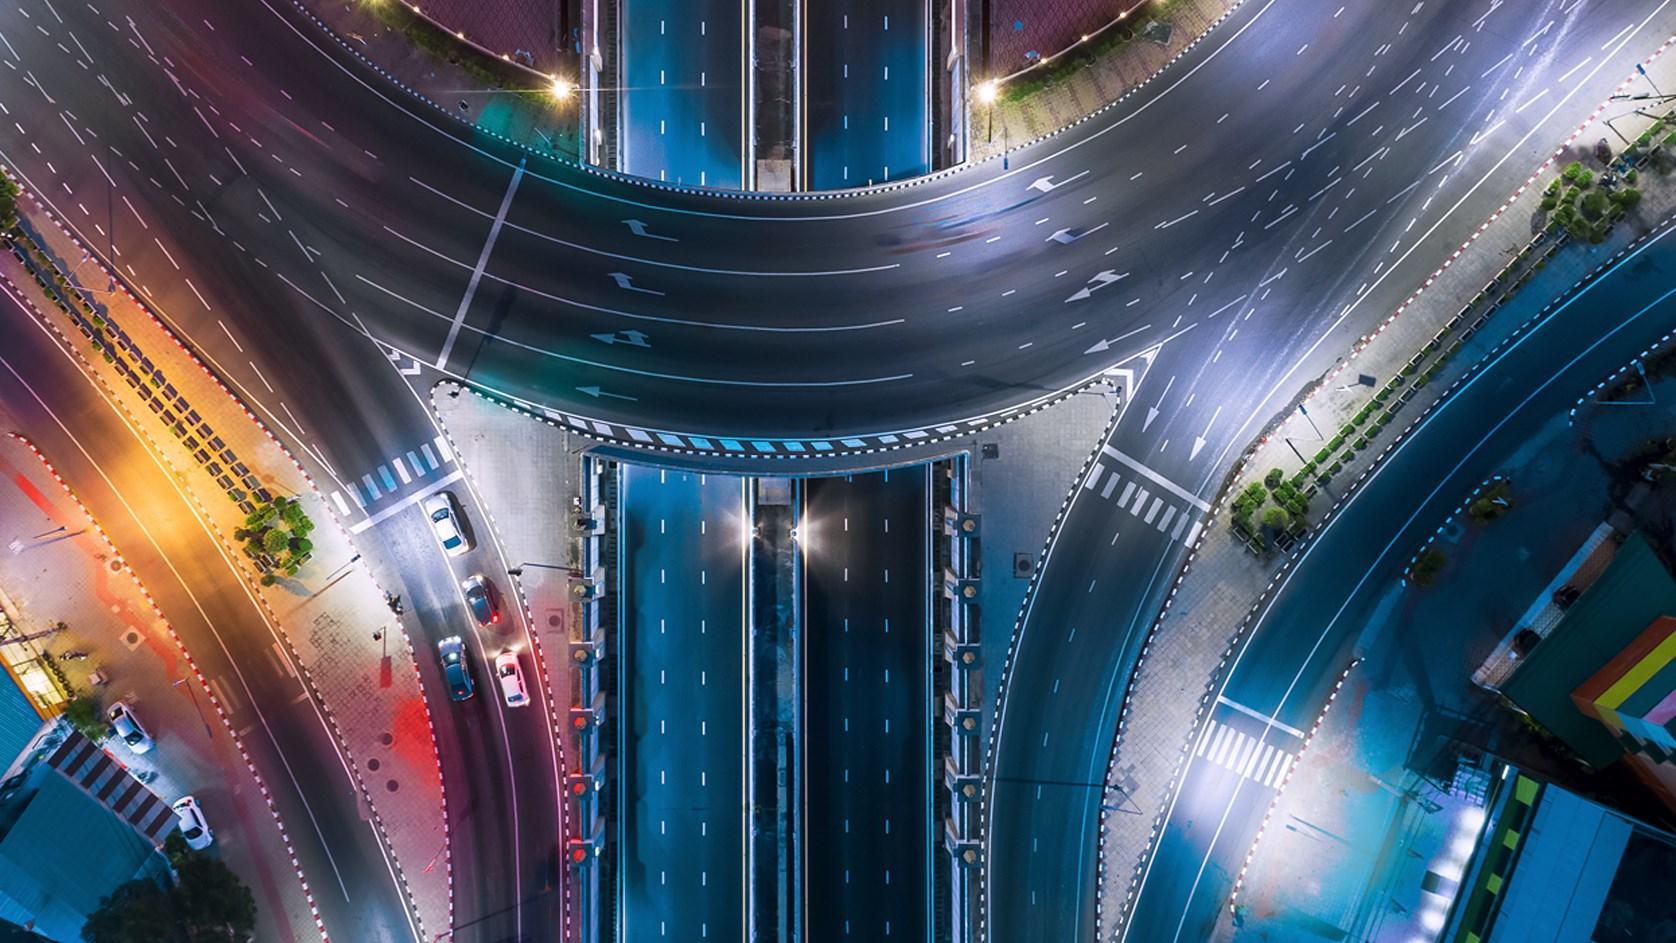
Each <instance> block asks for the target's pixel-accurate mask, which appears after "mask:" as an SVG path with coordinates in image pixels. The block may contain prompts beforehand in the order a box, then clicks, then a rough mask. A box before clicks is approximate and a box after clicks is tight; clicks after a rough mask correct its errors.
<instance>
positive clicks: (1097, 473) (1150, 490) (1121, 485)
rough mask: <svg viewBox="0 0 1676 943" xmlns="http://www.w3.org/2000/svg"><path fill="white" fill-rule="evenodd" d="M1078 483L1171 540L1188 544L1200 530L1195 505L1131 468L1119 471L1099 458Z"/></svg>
mask: <svg viewBox="0 0 1676 943" xmlns="http://www.w3.org/2000/svg"><path fill="white" fill-rule="evenodd" d="M1082 486H1083V488H1084V489H1085V490H1087V491H1091V492H1094V493H1095V494H1098V495H1099V496H1100V498H1101V499H1102V500H1106V501H1111V500H1116V502H1117V506H1118V507H1120V508H1123V509H1125V510H1127V511H1128V512H1129V513H1130V514H1131V515H1133V516H1134V517H1135V518H1137V519H1138V520H1140V521H1141V523H1143V524H1146V525H1150V526H1151V527H1153V528H1154V529H1156V530H1157V531H1158V532H1159V533H1160V534H1163V535H1164V536H1165V537H1167V538H1169V539H1170V540H1172V541H1175V540H1180V541H1184V542H1185V543H1187V544H1188V545H1189V546H1191V545H1192V543H1193V541H1195V540H1197V539H1198V538H1199V532H1200V531H1201V530H1203V529H1204V524H1203V522H1202V521H1201V520H1200V519H1199V514H1200V511H1199V509H1198V508H1196V507H1194V506H1193V505H1191V504H1189V503H1188V502H1186V501H1183V500H1181V499H1180V498H1179V497H1177V496H1176V495H1174V494H1171V493H1170V492H1169V491H1168V490H1166V489H1164V488H1161V487H1159V486H1158V484H1157V483H1156V482H1155V481H1152V480H1149V479H1148V478H1147V477H1145V476H1143V475H1140V474H1136V473H1133V472H1132V470H1131V469H1128V468H1124V469H1122V470H1121V471H1120V470H1119V469H1118V468H1113V467H1110V466H1108V465H1106V464H1105V462H1103V461H1096V462H1095V463H1094V465H1093V467H1091V468H1090V469H1089V470H1088V477H1087V478H1085V479H1083V483H1082Z"/></svg>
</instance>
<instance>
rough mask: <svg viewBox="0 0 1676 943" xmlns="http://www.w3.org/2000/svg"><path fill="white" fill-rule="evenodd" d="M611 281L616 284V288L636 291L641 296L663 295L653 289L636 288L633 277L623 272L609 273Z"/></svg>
mask: <svg viewBox="0 0 1676 943" xmlns="http://www.w3.org/2000/svg"><path fill="white" fill-rule="evenodd" d="M611 280H612V281H614V282H616V283H617V287H618V288H626V289H628V290H629V291H638V292H640V293H642V294H647V295H662V294H663V292H661V291H658V290H656V289H653V288H640V287H638V286H636V285H635V284H634V278H633V276H630V275H628V274H626V273H623V272H612V273H611Z"/></svg>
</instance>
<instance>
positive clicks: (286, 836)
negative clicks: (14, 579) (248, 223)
mask: <svg viewBox="0 0 1676 943" xmlns="http://www.w3.org/2000/svg"><path fill="white" fill-rule="evenodd" d="M24 300H25V301H27V300H28V299H24ZM30 306H31V307H34V305H33V304H31V305H30ZM37 314H39V311H38V310H37ZM78 356H80V355H79V352H78ZM6 435H7V436H8V437H10V438H12V439H14V440H16V441H18V442H20V443H22V444H23V445H24V446H25V447H26V448H28V449H29V451H30V452H32V453H34V455H35V458H36V459H37V460H39V461H40V463H41V466H42V467H43V468H45V469H46V470H47V473H48V474H50V475H52V478H53V480H54V481H56V482H58V484H59V487H61V488H63V489H64V493H65V494H66V495H67V496H69V498H70V500H71V501H74V502H75V504H76V507H77V509H79V510H80V511H81V515H82V517H84V518H86V519H87V521H88V523H89V524H90V525H91V526H92V528H93V532H94V533H96V534H98V535H99V539H100V540H102V541H104V543H105V547H106V548H107V549H108V550H109V551H110V554H111V559H112V560H115V561H116V562H117V563H119V564H121V566H122V569H123V571H124V572H126V573H127V574H128V578H129V579H131V580H133V581H134V586H135V588H137V589H138V590H139V591H140V595H141V596H142V597H144V598H145V601H146V603H147V605H149V606H151V612H152V615H153V616H155V617H156V618H157V621H158V622H159V623H160V624H162V626H163V628H165V629H166V630H168V633H169V638H170V639H172V640H173V641H174V643H175V647H176V648H177V649H179V650H180V654H181V657H183V658H185V659H186V664H187V665H188V667H190V668H191V669H192V675H193V677H194V678H196V679H197V682H198V687H199V688H200V689H202V690H203V692H204V695H205V697H207V698H208V699H209V702H210V705H211V706H212V707H214V708H215V714H216V716H217V717H218V718H220V720H221V726H222V728H223V729H225V730H226V731H227V736H228V737H229V738H231V740H232V742H233V745H234V746H235V747H237V748H238V751H239V756H240V757H241V758H242V759H243V760H244V768H245V770H246V771H247V772H249V773H250V776H251V778H252V779H254V780H255V781H256V788H257V789H258V790H259V791H260V792H261V793H262V801H263V802H265V803H267V806H268V814H269V815H271V816H273V821H274V826H275V827H276V828H278V829H279V838H280V841H281V842H283V843H284V845H285V851H286V853H287V854H288V855H289V856H290V858H291V869H292V871H293V873H295V874H296V875H297V883H298V884H299V885H300V886H301V887H302V889H303V899H304V900H305V901H307V903H308V909H309V913H310V915H312V916H313V917H314V927H315V930H317V931H318V932H319V933H320V939H321V941H322V943H330V940H331V937H330V936H328V935H327V933H326V924H325V922H324V921H322V920H321V919H320V908H319V907H318V906H317V905H316V904H315V901H314V892H313V891H312V890H310V889H309V885H308V878H307V877H305V876H304V875H303V866H302V863H301V862H299V861H298V860H297V851H296V849H295V848H294V847H292V845H291V834H290V833H289V832H288V831H287V830H286V828H285V822H284V820H283V819H281V818H280V816H279V807H278V806H277V805H275V804H274V800H273V794H272V793H271V792H269V791H268V784H267V783H266V782H265V781H263V779H262V774H261V773H259V772H257V770H256V764H255V763H254V762H253V761H252V760H251V759H250V752H249V751H248V750H246V749H245V746H244V739H243V738H242V737H240V736H239V733H238V731H237V730H235V729H233V719H232V718H231V717H229V716H228V715H227V710H226V708H224V707H223V706H222V704H221V699H220V698H218V697H216V695H215V690H214V689H213V688H211V687H210V685H209V680H208V679H207V678H205V677H204V673H203V671H202V670H201V669H199V667H198V662H197V661H196V660H195V659H194V658H193V657H192V653H191V652H190V651H188V650H187V648H186V643H185V642H184V641H182V640H181V637H180V634H179V633H177V632H176V631H175V627H174V625H173V623H171V622H169V620H168V617H166V616H164V615H163V610H162V609H160V608H158V606H157V600H155V599H153V598H152V595H151V592H150V591H149V590H147V589H146V588H145V584H144V583H141V582H140V578H139V576H138V574H136V573H135V572H134V568H133V567H131V566H129V565H128V561H127V559H126V558H124V557H123V556H122V554H121V552H120V551H118V550H117V549H116V544H114V543H112V542H111V538H110V535H109V534H107V533H105V528H104V527H103V526H101V525H100V524H99V522H98V521H97V520H95V519H94V517H93V515H92V514H91V513H90V512H89V511H88V510H87V506H86V505H84V504H82V502H81V498H80V497H78V496H77V495H76V493H75V492H74V491H73V490H71V488H70V483H69V482H67V481H65V480H64V477H63V476H62V475H60V474H59V473H58V469H56V468H54V467H53V465H52V462H50V461H48V460H47V457H46V455H45V454H43V453H42V452H41V450H40V448H38V447H37V446H36V445H35V443H34V442H32V441H30V439H29V438H28V437H27V436H25V435H23V434H22V433H20V432H8V433H6Z"/></svg>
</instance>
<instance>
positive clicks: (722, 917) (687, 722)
mask: <svg viewBox="0 0 1676 943" xmlns="http://www.w3.org/2000/svg"><path fill="white" fill-rule="evenodd" d="M621 469H622V471H621V478H620V480H619V491H618V500H619V504H620V511H619V514H620V524H619V526H620V530H619V538H618V539H619V545H618V547H619V554H620V557H621V559H620V560H619V565H618V573H620V574H621V580H622V582H621V594H622V595H621V604H620V619H619V626H618V640H617V659H618V671H619V672H620V676H619V679H618V682H617V691H618V697H617V703H618V721H617V723H618V727H617V730H618V736H619V738H620V742H619V743H618V757H619V764H618V772H617V790H618V793H617V805H618V809H619V810H620V811H619V816H620V818H619V822H618V823H617V832H618V838H617V849H618V851H617V854H618V861H617V880H618V887H617V910H618V916H617V921H618V923H617V936H616V938H617V939H618V940H623V941H638V940H655V939H664V938H666V937H667V938H670V939H680V940H702V939H712V940H738V939H742V938H743V937H744V934H745V864H744V862H745V837H746V836H745V657H746V652H745V646H746V638H745V568H744V562H745V544H744V540H743V538H744V533H745V522H744V516H745V491H744V487H745V482H744V479H742V478H735V477H730V476H722V475H708V476H706V475H700V474H697V473H689V472H677V471H666V470H664V469H658V468H652V467H649V466H643V465H623V466H621Z"/></svg>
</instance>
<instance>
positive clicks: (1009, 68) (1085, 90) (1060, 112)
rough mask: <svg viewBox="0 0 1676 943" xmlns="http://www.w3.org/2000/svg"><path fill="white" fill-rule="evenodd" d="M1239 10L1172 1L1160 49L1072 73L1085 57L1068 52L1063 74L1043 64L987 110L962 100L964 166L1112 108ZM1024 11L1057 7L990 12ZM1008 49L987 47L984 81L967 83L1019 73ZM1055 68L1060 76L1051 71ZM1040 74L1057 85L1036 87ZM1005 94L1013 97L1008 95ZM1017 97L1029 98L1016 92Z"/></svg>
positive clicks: (1195, 0) (1104, 57)
mask: <svg viewBox="0 0 1676 943" xmlns="http://www.w3.org/2000/svg"><path fill="white" fill-rule="evenodd" d="M1241 2H1243V0H1173V2H1171V3H1170V5H1169V11H1168V13H1167V14H1165V15H1164V16H1163V18H1162V19H1163V21H1164V22H1167V23H1169V24H1170V31H1169V40H1168V41H1167V42H1163V43H1159V42H1154V41H1153V40H1151V39H1143V38H1137V39H1133V40H1131V41H1128V42H1124V43H1122V44H1121V45H1118V46H1116V47H1114V48H1111V49H1109V50H1107V51H1105V52H1103V53H1101V54H1100V55H1098V56H1096V57H1094V58H1093V60H1092V61H1089V62H1086V63H1084V64H1081V65H1077V66H1074V67H1073V66H1069V61H1070V60H1078V61H1081V59H1083V58H1086V57H1087V55H1088V54H1087V53H1086V52H1084V51H1079V50H1075V49H1072V50H1068V51H1067V52H1066V53H1065V54H1064V57H1063V59H1062V60H1059V61H1060V62H1064V63H1066V65H1065V66H1061V65H1058V64H1054V63H1050V64H1049V65H1047V66H1041V67H1038V68H1039V69H1044V70H1050V71H1047V72H1039V71H1038V70H1034V69H1033V70H1031V71H1029V72H1025V73H1023V74H1022V75H1019V76H1017V77H1016V78H1014V79H1011V80H1009V81H1007V82H1005V83H1003V84H1002V85H1001V96H1000V98H999V100H997V101H996V102H995V104H994V105H993V106H988V105H983V104H980V103H978V102H977V101H976V100H975V98H973V97H972V96H968V100H969V101H971V102H972V104H971V106H970V107H971V109H972V113H971V116H970V117H969V119H968V126H969V127H971V129H972V142H971V150H970V153H971V156H972V160H974V161H977V160H983V159H984V158H986V157H990V156H993V155H995V154H999V153H1001V152H1002V151H1004V150H1006V149H1008V148H1012V147H1018V146H1019V145H1022V144H1025V143H1027V142H1029V141H1033V140H1035V139H1036V138H1040V137H1044V136H1046V135H1049V134H1052V133H1053V132H1055V131H1057V130H1059V129H1060V128H1063V127H1065V126H1066V125H1069V124H1071V123H1072V122H1073V121H1076V120H1077V119H1079V118H1082V117H1084V116H1086V115H1090V114H1093V113H1094V112H1096V111H1099V110H1100V109H1102V108H1104V107H1106V106H1107V105H1108V104H1110V103H1112V102H1115V101H1117V100H1118V99H1119V98H1121V97H1123V96H1124V95H1125V94H1127V93H1128V92H1129V91H1130V90H1132V89H1134V88H1135V87H1136V86H1138V85H1140V84H1141V83H1142V82H1145V81H1146V80H1147V79H1148V78H1151V77H1152V75H1153V74H1154V73H1156V72H1157V71H1158V70H1159V69H1162V68H1163V67H1164V66H1166V65H1168V64H1169V62H1170V60H1172V59H1174V58H1175V57H1176V56H1178V55H1180V54H1181V53H1182V51H1183V50H1185V49H1186V48H1187V47H1188V46H1189V45H1191V44H1193V43H1194V42H1196V41H1197V40H1198V39H1199V37H1201V36H1203V35H1204V34H1205V31H1206V30H1209V29H1210V28H1211V27H1212V26H1215V25H1216V24H1217V23H1218V22H1220V21H1221V19H1222V18H1223V17H1224V16H1226V15H1227V14H1228V12H1229V11H1231V10H1233V9H1234V8H1235V7H1237V6H1239V4H1240V3H1241ZM1030 6H1033V7H1037V8H1043V7H1052V8H1053V9H1054V10H1056V11H1057V10H1058V8H1059V4H1048V3H1045V0H1009V2H1002V0H996V7H997V8H998V9H1016V8H1021V7H1030ZM1045 15H1046V14H1045V13H1044V16H1045ZM1052 15H1053V17H1054V18H1055V19H1057V18H1058V17H1059V16H1060V15H1061V14H1060V13H1059V12H1054V13H1053V14H1052ZM1108 15H1109V14H1108ZM1013 19H1016V17H1014V18H1013ZM1026 19H1027V21H1028V22H1034V19H1033V18H1029V17H1027V18H1026ZM1074 19H1075V17H1073V20H1074ZM1010 22H1011V20H1009V21H1008V23H1006V24H1003V25H1006V26H1008V27H1009V28H1010ZM1027 28H1028V26H1027ZM1085 28H1086V27H1085ZM1114 29H1125V27H1114ZM994 32H995V29H993V28H992V30H991V33H992V34H993V33H994ZM1050 32H1051V31H1050ZM1076 35H1077V34H1073V35H1072V36H1071V40H1072V41H1074V40H1075V39H1076ZM1091 45H1094V46H1096V47H1097V46H1098V45H1099V42H1098V40H1095V41H1091ZM1011 49H1012V46H1011V45H1010V44H1007V43H999V44H996V43H995V41H994V39H992V46H991V49H990V69H991V73H992V74H991V75H974V76H973V81H974V82H983V81H985V80H987V79H989V78H1000V77H1002V76H1004V75H1008V74H1011V73H1013V72H1015V71H1017V70H1018V69H1021V68H1023V67H1024V65H1025V62H1024V61H1022V59H1021V58H1017V59H1015V58H1012V56H1013V55H1014V53H1013V52H1012V51H1010V50H1011ZM1048 52H1050V50H1043V53H1044V54H1047V53H1048ZM1022 55H1023V51H1022V50H1019V51H1017V56H1019V57H1022ZM980 68H981V64H980ZM1062 68H1063V69H1065V71H1063V72H1061V71H1059V70H1060V69H1062ZM1048 74H1052V75H1054V76H1057V77H1055V78H1052V79H1048V80H1046V81H1045V82H1044V81H1043V79H1042V78H1041V76H1045V75H1048ZM1009 87H1010V88H1012V89H1014V91H1012V92H1009V91H1008V89H1009ZM1025 89H1029V90H1028V91H1024V90H1025Z"/></svg>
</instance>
